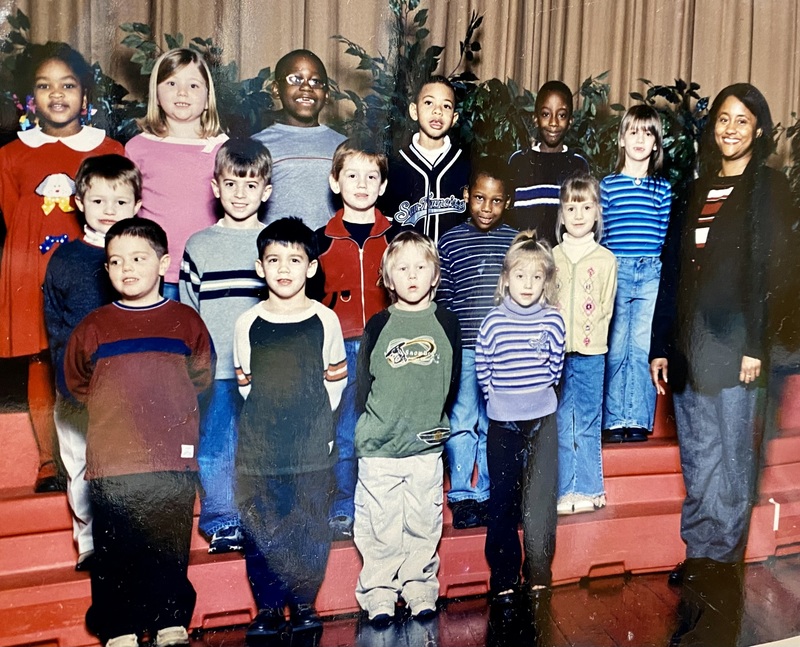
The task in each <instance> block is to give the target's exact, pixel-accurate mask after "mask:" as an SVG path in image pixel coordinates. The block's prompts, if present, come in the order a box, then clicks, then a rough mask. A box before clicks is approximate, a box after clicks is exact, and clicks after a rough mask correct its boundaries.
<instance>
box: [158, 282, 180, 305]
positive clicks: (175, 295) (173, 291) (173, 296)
mask: <svg viewBox="0 0 800 647" xmlns="http://www.w3.org/2000/svg"><path fill="white" fill-rule="evenodd" d="M161 294H162V296H163V297H164V298H165V299H169V300H170V301H180V300H181V295H180V289H179V288H178V284H177V283H167V282H166V281H164V282H163V283H162V284H161Z"/></svg>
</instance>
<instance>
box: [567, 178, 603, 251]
mask: <svg viewBox="0 0 800 647" xmlns="http://www.w3.org/2000/svg"><path fill="white" fill-rule="evenodd" d="M567 202H594V203H595V204H596V205H597V219H596V220H595V223H594V239H595V240H596V241H598V242H599V241H600V239H601V238H602V237H603V208H602V207H601V206H600V183H599V182H598V181H597V180H596V179H595V178H593V177H592V176H591V175H589V174H588V173H578V174H576V175H573V176H571V177H568V178H567V179H566V180H564V184H562V185H561V193H560V195H559V204H558V218H556V240H557V241H558V242H559V243H560V242H561V240H562V238H563V236H564V231H563V230H564V204H565V203H567Z"/></svg>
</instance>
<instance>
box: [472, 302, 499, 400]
mask: <svg viewBox="0 0 800 647" xmlns="http://www.w3.org/2000/svg"><path fill="white" fill-rule="evenodd" d="M494 312H495V310H492V311H491V312H489V314H488V315H486V318H485V319H484V320H483V323H482V324H481V328H480V330H479V331H478V337H477V339H476V340H475V372H476V374H477V377H478V384H480V387H481V390H482V391H483V394H484V396H486V395H487V394H488V393H489V383H490V382H491V377H492V355H493V353H494V350H493V335H491V334H490V329H491V326H490V320H491V318H492V315H493V313H494Z"/></svg>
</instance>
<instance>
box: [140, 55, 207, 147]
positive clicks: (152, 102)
mask: <svg viewBox="0 0 800 647" xmlns="http://www.w3.org/2000/svg"><path fill="white" fill-rule="evenodd" d="M187 65H197V67H198V68H199V69H200V76H202V77H203V80H204V81H205V83H206V88H207V89H208V94H207V101H208V107H207V108H206V110H204V111H203V114H202V115H200V136H201V137H202V138H208V137H216V136H217V135H219V134H220V133H221V132H222V127H221V126H220V123H219V113H218V112H217V98H216V94H215V92H214V79H212V78H211V70H209V69H208V65H207V64H206V62H205V59H203V57H202V56H201V55H200V53H199V52H196V51H194V50H193V49H187V48H185V47H181V48H178V49H171V50H169V51H168V52H166V53H164V54H162V55H161V56H160V57H159V58H158V60H157V61H156V63H155V65H154V66H153V71H152V72H151V73H150V87H149V95H148V97H147V114H146V115H145V117H144V119H140V120H139V122H138V123H139V127H140V128H141V129H142V130H143V131H144V132H146V133H150V134H151V135H156V136H157V137H166V136H167V135H169V126H168V124H167V116H166V115H165V114H164V110H163V109H162V108H161V106H160V105H158V86H159V84H161V83H163V82H164V81H166V80H167V79H169V78H170V77H172V76H173V75H174V74H176V73H177V72H179V71H180V70H182V69H183V68H184V67H186V66H187Z"/></svg>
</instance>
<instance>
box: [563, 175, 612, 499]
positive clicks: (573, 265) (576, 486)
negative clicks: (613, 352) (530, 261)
mask: <svg viewBox="0 0 800 647" xmlns="http://www.w3.org/2000/svg"><path fill="white" fill-rule="evenodd" d="M560 199H561V205H560V207H559V211H558V221H557V223H556V238H557V239H558V240H559V241H560V244H559V245H557V246H556V248H555V249H554V250H553V257H554V258H555V262H556V289H557V291H558V301H557V303H558V308H559V309H560V310H561V314H562V315H563V317H564V321H565V323H566V326H567V343H566V351H567V354H566V357H565V362H564V372H563V376H562V378H561V383H562V391H561V400H560V401H559V404H558V411H557V415H556V417H557V421H558V504H557V505H558V507H557V509H558V514H574V513H578V512H593V511H594V510H596V509H598V508H602V507H603V506H605V504H606V497H605V490H604V488H603V458H602V454H601V446H600V434H601V426H602V409H603V375H604V372H605V356H606V352H607V351H608V328H609V324H610V322H611V314H612V312H613V310H614V295H615V293H616V291H617V261H616V259H615V258H614V255H613V254H612V253H611V252H610V251H608V250H607V249H605V248H604V247H601V246H600V245H599V244H598V242H597V241H598V240H600V238H601V237H602V235H603V217H602V213H601V209H600V185H599V184H598V182H597V180H595V179H594V178H593V177H591V176H590V175H576V176H572V177H570V178H569V179H567V180H566V181H565V182H564V184H563V185H562V187H561V198H560Z"/></svg>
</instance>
